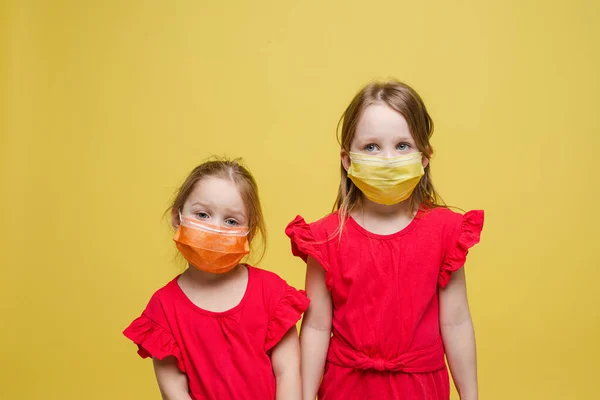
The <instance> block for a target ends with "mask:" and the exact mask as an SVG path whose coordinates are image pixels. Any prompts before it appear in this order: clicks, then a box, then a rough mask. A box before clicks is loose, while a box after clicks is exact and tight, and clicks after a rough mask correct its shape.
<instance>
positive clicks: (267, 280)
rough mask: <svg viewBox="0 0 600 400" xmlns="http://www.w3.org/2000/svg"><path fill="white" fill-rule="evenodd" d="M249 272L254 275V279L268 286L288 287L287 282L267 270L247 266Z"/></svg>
mask: <svg viewBox="0 0 600 400" xmlns="http://www.w3.org/2000/svg"><path fill="white" fill-rule="evenodd" d="M247 267H248V272H249V273H250V274H252V279H254V280H256V281H260V282H262V283H263V284H265V285H267V286H283V285H286V282H285V280H284V279H283V278H282V277H280V276H279V275H277V274H276V273H275V272H271V271H267V270H266V269H262V268H258V267H254V266H252V265H249V264H247Z"/></svg>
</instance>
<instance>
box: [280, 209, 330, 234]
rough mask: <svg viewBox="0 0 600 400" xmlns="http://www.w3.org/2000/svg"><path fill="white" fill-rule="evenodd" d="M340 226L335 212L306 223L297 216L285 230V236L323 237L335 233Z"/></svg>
mask: <svg viewBox="0 0 600 400" xmlns="http://www.w3.org/2000/svg"><path fill="white" fill-rule="evenodd" d="M339 224H340V219H339V216H338V213H337V212H333V213H331V214H328V215H326V216H324V217H323V218H321V219H318V220H316V221H314V222H306V221H305V220H304V218H303V217H302V216H300V215H298V216H297V217H296V218H294V219H293V220H292V222H290V223H289V224H288V226H287V228H286V230H285V231H286V234H287V235H288V236H290V237H292V236H294V235H300V236H319V237H321V236H323V235H324V234H330V233H332V232H335V231H336V230H337V229H338V227H339Z"/></svg>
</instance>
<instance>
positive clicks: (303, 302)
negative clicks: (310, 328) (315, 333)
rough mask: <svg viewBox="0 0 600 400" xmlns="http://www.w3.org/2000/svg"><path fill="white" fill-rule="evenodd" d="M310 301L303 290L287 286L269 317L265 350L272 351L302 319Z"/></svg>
mask: <svg viewBox="0 0 600 400" xmlns="http://www.w3.org/2000/svg"><path fill="white" fill-rule="evenodd" d="M309 303H310V301H309V300H308V297H306V293H305V292H304V291H303V290H296V289H294V288H293V287H291V286H287V287H286V289H285V290H284V292H283V295H282V296H281V298H280V300H279V302H278V303H277V306H276V307H275V309H274V311H273V314H272V315H271V317H270V318H269V325H268V330H267V339H266V342H265V351H267V352H268V351H270V350H272V349H273V347H275V345H277V343H279V342H280V341H281V339H282V338H283V336H284V335H285V334H286V333H287V332H288V331H289V330H290V329H291V328H292V327H293V326H294V325H296V323H297V322H298V321H299V320H300V317H301V316H302V314H303V313H304V311H306V309H307V308H308V304H309Z"/></svg>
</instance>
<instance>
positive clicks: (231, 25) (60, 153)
mask: <svg viewBox="0 0 600 400" xmlns="http://www.w3.org/2000/svg"><path fill="white" fill-rule="evenodd" d="M0 7H2V8H1V9H0V35H1V36H0V40H1V41H0V46H1V50H2V52H1V57H2V58H1V66H0V68H1V69H0V71H1V75H0V77H1V80H0V83H1V97H0V99H1V103H0V110H1V114H0V115H1V120H0V122H1V125H0V134H1V136H0V174H1V175H0V177H1V178H0V179H1V181H0V188H1V191H2V195H1V197H0V218H1V220H0V222H1V231H0V246H1V249H0V250H1V251H0V267H1V278H0V279H1V286H0V312H1V314H0V354H1V358H0V369H1V371H0V372H1V373H0V398H2V399H78V400H79V399H86V400H95V399H102V400H105V399H159V393H158V390H157V386H156V383H155V379H154V376H153V372H152V367H151V362H150V361H148V360H141V359H140V358H139V357H138V356H137V355H136V353H135V346H134V345H133V344H131V343H130V342H128V341H127V340H126V339H125V338H124V337H123V336H122V334H121V331H122V330H123V329H124V328H125V327H126V325H127V324H128V323H129V322H130V321H131V320H132V319H133V318H135V317H136V316H137V315H139V313H140V312H141V310H142V309H143V307H144V306H145V304H146V302H147V301H148V299H149V297H150V295H151V294H152V293H153V292H154V291H155V290H156V289H157V288H159V287H160V286H162V285H163V284H164V283H165V282H167V281H168V280H169V279H170V278H171V277H173V276H174V275H175V274H177V273H178V272H179V271H181V268H182V266H181V264H180V263H178V262H177V261H176V260H175V259H174V256H175V249H174V246H173V243H172V241H171V232H170V230H169V227H168V224H167V222H166V221H165V220H163V219H161V216H162V213H163V212H164V210H165V208H166V207H167V205H168V201H169V199H170V196H171V194H172V192H173V190H174V189H175V188H176V187H177V185H178V184H180V183H181V181H182V180H183V179H184V177H185V175H186V174H187V173H188V172H189V171H190V170H191V168H193V167H194V166H195V165H196V164H198V163H199V162H201V161H202V160H203V159H205V158H206V157H208V156H209V155H211V154H216V155H227V156H231V157H236V156H242V157H243V158H244V160H245V161H246V163H247V165H248V166H249V168H250V169H251V170H252V171H253V173H254V174H255V176H256V179H257V181H258V183H259V187H260V191H261V196H262V201H263V205H264V210H265V215H266V220H267V224H268V229H269V233H270V240H269V249H268V253H267V256H266V258H265V259H264V261H263V262H262V263H261V264H260V265H261V266H262V267H263V268H266V269H269V270H272V271H275V272H277V273H279V274H280V275H281V276H283V277H284V278H285V279H287V280H288V281H289V282H290V283H291V284H293V285H296V286H299V287H302V285H303V275H304V267H303V264H302V262H301V261H299V260H296V259H294V258H292V256H291V254H290V251H289V243H288V240H287V238H286V237H285V235H284V232H283V230H284V227H285V225H286V224H287V222H288V221H290V220H291V219H292V218H293V217H295V216H296V214H302V215H303V216H305V217H306V219H307V220H315V219H317V218H320V217H321V216H323V215H325V214H326V213H327V212H328V211H329V210H330V207H331V205H332V202H333V200H334V195H335V191H336V189H337V184H338V168H339V161H338V145H337V142H336V139H335V126H336V123H337V119H338V117H339V116H340V114H341V112H342V111H343V109H344V107H345V106H346V105H347V103H348V102H349V101H350V99H351V97H352V96H353V95H354V93H355V92H356V91H357V90H358V89H359V87H360V86H361V85H362V84H364V83H366V82H368V81H370V80H372V79H375V78H386V77H397V78H399V79H401V80H404V81H406V82H407V83H409V84H410V85H412V86H414V87H415V88H416V89H417V90H418V91H419V93H420V94H421V95H422V96H423V98H424V99H425V102H426V104H427V106H428V108H429V110H430V112H431V114H432V116H433V119H434V122H435V126H436V130H435V134H434V139H433V144H434V146H435V149H436V151H437V153H436V156H435V158H434V160H433V164H432V171H433V176H434V182H435V183H436V185H437V187H438V189H439V190H440V192H441V193H442V195H443V197H444V198H445V200H446V201H447V202H448V203H450V204H452V205H456V206H459V207H461V208H463V209H473V208H483V209H485V210H486V225H485V229H484V233H483V240H482V243H481V244H480V245H479V246H477V247H476V248H475V249H474V250H473V251H472V252H471V255H470V257H469V260H468V264H467V269H468V281H469V282H468V284H469V295H470V303H471V308H472V313H473V319H474V322H475V325H476V332H477V342H478V356H479V376H480V393H481V396H480V398H481V399H483V400H505V399H510V400H519V399H544V400H550V399H561V400H564V399H592V398H596V397H595V396H597V393H598V389H597V382H596V380H597V376H598V372H600V371H599V368H598V359H599V358H600V344H599V340H598V339H599V338H600V311H599V310H600V307H598V304H599V301H598V293H599V290H598V282H599V281H600V272H599V271H600V260H599V256H598V240H599V239H600V235H599V234H598V227H599V223H600V212H599V207H598V206H599V204H598V203H599V201H600V196H599V189H598V186H599V184H600V180H599V179H598V175H597V171H598V170H599V168H600V161H599V160H600V157H599V156H598V154H597V151H598V148H599V145H600V140H599V137H600V118H599V112H598V110H599V108H600V86H599V82H598V71H599V70H600V57H599V53H598V49H599V48H600V40H599V39H600V11H599V9H600V8H599V6H598V3H597V2H595V1H591V0H590V1H581V0H579V1H577V0H575V1H573V0H571V1H566V0H562V1H550V2H538V1H533V0H507V1H502V2H492V1H473V0H471V1H469V0H465V1H456V2H449V1H441V0H434V1H427V2H424V1H423V2H417V1H397V0H394V1H392V0H374V1H369V2H363V1H359V0H347V1H343V2H342V1H339V2H333V1H324V0H305V1H285V0H284V1H281V0H279V1H276V0H272V1H266V0H255V1H232V2H214V1H211V2H209V1H115V0H110V1H73V0H71V1H66V0H64V1H27V0H14V1H6V2H4V3H2V5H1V6H0ZM453 396H455V394H453ZM453 398H454V399H456V398H457V397H456V396H455V397H453Z"/></svg>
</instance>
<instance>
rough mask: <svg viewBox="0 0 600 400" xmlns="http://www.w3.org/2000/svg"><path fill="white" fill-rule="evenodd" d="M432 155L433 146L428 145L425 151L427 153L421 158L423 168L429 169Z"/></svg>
mask: <svg viewBox="0 0 600 400" xmlns="http://www.w3.org/2000/svg"><path fill="white" fill-rule="evenodd" d="M432 155H433V149H432V148H431V146H429V145H428V146H427V149H426V150H425V153H423V157H422V158H421V164H423V168H427V166H428V165H429V160H430V159H431V156H432Z"/></svg>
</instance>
